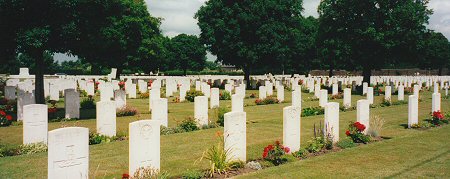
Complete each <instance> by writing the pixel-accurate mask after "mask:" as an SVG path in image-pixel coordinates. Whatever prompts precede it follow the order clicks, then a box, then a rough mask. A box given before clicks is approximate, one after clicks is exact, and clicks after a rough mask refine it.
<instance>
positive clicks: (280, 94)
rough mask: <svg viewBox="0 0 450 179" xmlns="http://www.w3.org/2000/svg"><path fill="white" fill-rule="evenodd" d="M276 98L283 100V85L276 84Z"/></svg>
mask: <svg viewBox="0 0 450 179" xmlns="http://www.w3.org/2000/svg"><path fill="white" fill-rule="evenodd" d="M277 99H278V101H280V102H283V101H284V86H282V85H280V86H277Z"/></svg>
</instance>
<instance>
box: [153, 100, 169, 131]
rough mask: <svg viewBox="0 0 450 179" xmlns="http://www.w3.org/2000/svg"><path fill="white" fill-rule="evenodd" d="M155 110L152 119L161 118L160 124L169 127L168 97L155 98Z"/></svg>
mask: <svg viewBox="0 0 450 179" xmlns="http://www.w3.org/2000/svg"><path fill="white" fill-rule="evenodd" d="M152 101H153V103H152V104H153V110H152V120H159V121H160V122H159V123H160V124H161V125H163V126H165V127H168V126H169V120H168V118H169V116H168V112H169V111H168V107H167V98H156V99H153V100H152Z"/></svg>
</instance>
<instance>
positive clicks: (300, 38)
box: [0, 0, 450, 103]
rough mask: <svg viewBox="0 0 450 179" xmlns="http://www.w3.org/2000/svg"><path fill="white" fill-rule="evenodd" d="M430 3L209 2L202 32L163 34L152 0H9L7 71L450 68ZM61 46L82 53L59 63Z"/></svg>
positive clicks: (2, 3)
mask: <svg viewBox="0 0 450 179" xmlns="http://www.w3.org/2000/svg"><path fill="white" fill-rule="evenodd" d="M427 4H428V0H364V1H361V0H322V1H321V3H320V5H319V7H318V13H319V17H318V18H314V17H305V16H303V15H302V12H303V1H302V0H283V1H278V0H243V1H226V0H209V1H207V2H206V3H205V5H203V6H202V7H201V8H200V9H199V10H198V12H197V13H196V14H195V17H194V18H196V19H197V20H198V26H199V27H200V30H201V34H200V35H199V37H197V36H194V35H186V34H180V35H178V36H176V37H173V38H169V37H165V36H163V35H162V32H161V29H160V24H161V20H162V19H160V18H157V17H153V16H152V15H151V12H149V11H148V9H147V6H146V4H145V1H144V0H40V1H29V0H0V27H1V32H0V41H1V43H0V59H1V62H2V66H0V70H1V73H11V74H16V73H17V68H15V67H19V66H26V67H31V68H32V70H33V71H34V73H35V74H36V94H37V95H36V96H37V98H36V101H37V102H38V103H43V102H44V98H43V74H44V72H49V71H51V70H54V71H57V70H62V69H64V70H67V71H70V70H74V71H82V72H85V71H87V70H88V71H90V74H101V73H103V72H104V70H105V69H108V68H111V67H112V68H117V69H118V73H117V76H119V75H120V74H121V73H122V72H123V71H124V70H125V71H135V72H144V73H149V72H150V71H157V70H160V71H166V70H181V71H183V72H184V73H185V74H186V72H187V71H188V70H194V71H200V70H202V69H203V68H205V66H211V63H210V62H207V61H206V51H209V52H211V53H212V54H213V55H216V56H217V62H220V63H222V64H227V65H228V64H230V65H235V66H236V67H238V68H241V69H242V70H243V71H244V73H245V78H246V79H249V76H250V75H251V74H262V73H268V72H271V73H283V72H284V73H286V74H291V73H300V74H306V73H308V72H309V71H310V70H312V69H326V70H329V72H330V75H333V71H334V70H336V69H345V70H361V71H363V76H364V81H368V77H370V75H371V71H372V70H375V69H380V68H402V67H420V68H434V69H440V72H441V71H442V68H444V67H448V65H449V64H450V63H449V60H450V43H449V41H448V39H446V38H445V36H444V35H442V34H441V33H439V32H435V31H432V30H430V29H427V27H426V25H427V24H428V19H429V16H430V15H431V14H432V10H430V9H428V8H427ZM54 53H66V54H70V55H76V56H78V57H79V59H80V60H79V61H77V62H64V63H62V64H55V62H54V61H53V59H52V58H51V57H52V55H53V54H54Z"/></svg>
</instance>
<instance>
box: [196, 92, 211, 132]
mask: <svg viewBox="0 0 450 179" xmlns="http://www.w3.org/2000/svg"><path fill="white" fill-rule="evenodd" d="M194 118H195V119H196V120H197V122H198V124H199V125H200V126H203V125H208V97H206V96H196V97H195V98H194Z"/></svg>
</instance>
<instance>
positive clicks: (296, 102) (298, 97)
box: [292, 86, 302, 108]
mask: <svg viewBox="0 0 450 179" xmlns="http://www.w3.org/2000/svg"><path fill="white" fill-rule="evenodd" d="M292 106H295V107H300V108H301V107H302V91H301V88H300V86H298V87H297V88H295V89H294V91H292Z"/></svg>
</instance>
